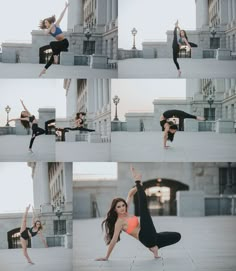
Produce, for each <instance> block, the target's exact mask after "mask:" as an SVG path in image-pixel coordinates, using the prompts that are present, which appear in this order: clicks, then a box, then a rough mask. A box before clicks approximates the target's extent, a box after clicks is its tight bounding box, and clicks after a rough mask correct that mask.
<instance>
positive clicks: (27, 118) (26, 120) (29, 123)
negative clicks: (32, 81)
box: [8, 100, 55, 152]
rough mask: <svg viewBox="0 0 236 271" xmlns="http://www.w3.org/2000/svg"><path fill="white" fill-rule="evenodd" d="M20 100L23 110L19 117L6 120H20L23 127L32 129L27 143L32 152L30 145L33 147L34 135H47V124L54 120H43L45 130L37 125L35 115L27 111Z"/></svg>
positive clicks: (49, 124)
mask: <svg viewBox="0 0 236 271" xmlns="http://www.w3.org/2000/svg"><path fill="white" fill-rule="evenodd" d="M20 101H21V104H22V106H23V108H24V111H21V115H20V118H16V119H11V120H9V121H8V122H11V121H16V120H20V121H21V124H22V125H23V126H24V128H25V129H29V128H31V129H32V137H31V140H30V144H29V151H30V152H32V147H33V143H34V140H35V137H36V136H39V135H43V134H46V135H47V134H48V126H51V125H52V123H54V122H55V119H51V120H48V121H46V122H45V130H44V129H42V128H40V127H38V121H37V119H36V118H35V116H34V115H32V114H31V113H30V112H29V110H28V109H27V108H26V106H25V105H24V103H23V101H22V100H20Z"/></svg>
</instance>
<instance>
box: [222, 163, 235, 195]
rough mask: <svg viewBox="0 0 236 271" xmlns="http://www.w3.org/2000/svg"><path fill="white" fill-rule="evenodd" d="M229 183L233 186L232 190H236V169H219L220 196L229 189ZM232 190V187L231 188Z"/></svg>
mask: <svg viewBox="0 0 236 271" xmlns="http://www.w3.org/2000/svg"><path fill="white" fill-rule="evenodd" d="M227 181H228V183H229V184H230V185H231V186H232V187H231V188H232V190H234V191H235V189H236V168H235V167H233V168H232V167H228V168H219V194H223V193H224V191H225V189H226V188H227ZM229 188H230V187H229Z"/></svg>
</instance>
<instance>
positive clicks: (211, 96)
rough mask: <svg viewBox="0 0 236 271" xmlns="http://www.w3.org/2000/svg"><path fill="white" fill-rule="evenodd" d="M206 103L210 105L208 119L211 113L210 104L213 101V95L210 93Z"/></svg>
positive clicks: (210, 117)
mask: <svg viewBox="0 0 236 271" xmlns="http://www.w3.org/2000/svg"><path fill="white" fill-rule="evenodd" d="M207 102H208V104H209V105H210V112H209V120H212V114H211V106H212V105H213V103H214V96H213V95H212V94H210V95H209V96H208V99H207Z"/></svg>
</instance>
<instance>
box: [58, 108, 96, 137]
mask: <svg viewBox="0 0 236 271" xmlns="http://www.w3.org/2000/svg"><path fill="white" fill-rule="evenodd" d="M85 116H86V113H84V112H79V113H77V114H76V117H75V122H74V126H75V127H74V128H70V127H65V128H63V129H60V128H59V129H58V130H59V131H61V132H62V141H65V133H66V132H69V131H77V130H79V131H85V132H95V130H93V129H88V128H84V117H85Z"/></svg>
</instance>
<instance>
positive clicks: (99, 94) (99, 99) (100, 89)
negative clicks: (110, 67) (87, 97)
mask: <svg viewBox="0 0 236 271" xmlns="http://www.w3.org/2000/svg"><path fill="white" fill-rule="evenodd" d="M97 81H98V110H99V111H100V110H101V109H102V79H97Z"/></svg>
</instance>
